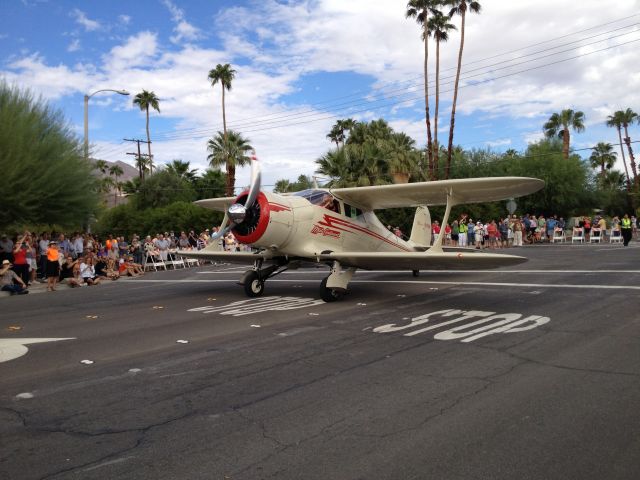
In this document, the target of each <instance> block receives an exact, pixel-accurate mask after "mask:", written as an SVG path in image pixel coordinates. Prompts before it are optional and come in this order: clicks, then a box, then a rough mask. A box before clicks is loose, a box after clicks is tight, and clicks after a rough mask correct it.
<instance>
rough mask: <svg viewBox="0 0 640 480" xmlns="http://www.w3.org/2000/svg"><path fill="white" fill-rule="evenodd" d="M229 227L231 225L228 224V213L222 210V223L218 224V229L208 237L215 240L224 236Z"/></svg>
mask: <svg viewBox="0 0 640 480" xmlns="http://www.w3.org/2000/svg"><path fill="white" fill-rule="evenodd" d="M230 228H231V227H230V226H229V215H228V214H227V212H224V218H223V219H222V223H221V224H220V227H218V231H217V232H215V233H212V234H211V237H210V238H211V239H212V240H217V239H219V238H220V237H223V236H225V235H226V234H227V232H228V231H229V229H230Z"/></svg>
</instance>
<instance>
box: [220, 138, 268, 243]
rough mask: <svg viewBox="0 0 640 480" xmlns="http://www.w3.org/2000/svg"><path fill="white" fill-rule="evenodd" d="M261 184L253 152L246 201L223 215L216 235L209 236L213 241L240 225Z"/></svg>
mask: <svg viewBox="0 0 640 480" xmlns="http://www.w3.org/2000/svg"><path fill="white" fill-rule="evenodd" d="M261 182H262V173H261V172H260V164H259V163H258V157H257V156H256V152H255V150H254V151H253V152H252V154H251V185H250V187H249V194H248V195H247V199H246V200H245V202H244V205H243V204H242V203H234V204H233V205H231V206H230V207H229V208H228V209H227V211H226V212H225V214H224V218H223V219H222V223H221V224H220V228H219V229H218V231H217V232H216V233H214V234H213V235H211V238H212V239H213V240H217V239H219V238H221V237H223V236H224V235H226V234H227V232H228V231H229V230H231V229H232V228H234V227H236V226H238V225H240V224H241V223H242V222H244V220H245V219H246V218H247V212H248V211H249V210H250V209H251V207H253V205H254V203H255V202H256V199H257V198H258V194H259V193H260V186H261Z"/></svg>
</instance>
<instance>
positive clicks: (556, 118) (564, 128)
mask: <svg viewBox="0 0 640 480" xmlns="http://www.w3.org/2000/svg"><path fill="white" fill-rule="evenodd" d="M543 129H544V134H545V135H546V136H547V137H554V136H556V135H557V136H558V137H560V138H561V139H562V156H563V157H564V158H565V159H568V158H569V144H570V143H571V133H570V131H569V130H570V129H571V130H573V131H575V132H577V133H580V132H584V113H583V112H580V111H578V112H576V111H573V110H571V109H570V108H568V109H566V110H562V111H561V112H560V113H554V114H553V115H551V117H549V120H548V121H547V123H545V124H544V127H543Z"/></svg>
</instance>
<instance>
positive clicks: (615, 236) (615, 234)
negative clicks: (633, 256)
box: [609, 228, 622, 243]
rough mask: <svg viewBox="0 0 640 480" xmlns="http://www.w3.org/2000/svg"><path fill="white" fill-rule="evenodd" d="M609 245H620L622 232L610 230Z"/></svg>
mask: <svg viewBox="0 0 640 480" xmlns="http://www.w3.org/2000/svg"><path fill="white" fill-rule="evenodd" d="M609 243H622V232H621V231H620V230H619V229H617V230H614V229H613V228H612V229H611V234H610V235H609Z"/></svg>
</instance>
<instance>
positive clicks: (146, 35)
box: [103, 31, 158, 72]
mask: <svg viewBox="0 0 640 480" xmlns="http://www.w3.org/2000/svg"><path fill="white" fill-rule="evenodd" d="M157 49H158V42H157V35H156V34H155V33H152V32H148V31H144V32H140V33H138V34H137V35H134V36H131V37H129V38H128V39H127V41H126V42H125V43H124V44H123V45H118V46H115V47H113V48H112V49H111V51H110V52H109V53H108V54H106V55H104V56H103V60H104V62H105V65H104V68H105V71H107V72H119V71H121V70H123V69H126V68H136V67H146V68H148V67H149V65H150V63H149V61H150V60H151V59H152V58H154V57H155V55H156V53H157Z"/></svg>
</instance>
